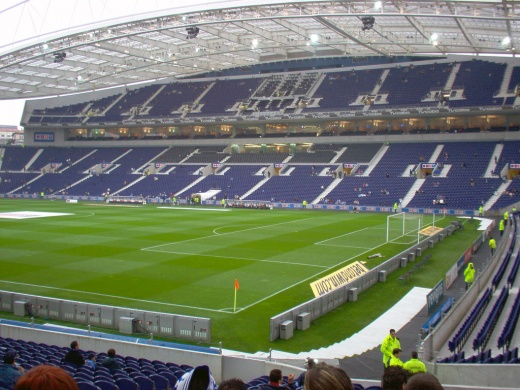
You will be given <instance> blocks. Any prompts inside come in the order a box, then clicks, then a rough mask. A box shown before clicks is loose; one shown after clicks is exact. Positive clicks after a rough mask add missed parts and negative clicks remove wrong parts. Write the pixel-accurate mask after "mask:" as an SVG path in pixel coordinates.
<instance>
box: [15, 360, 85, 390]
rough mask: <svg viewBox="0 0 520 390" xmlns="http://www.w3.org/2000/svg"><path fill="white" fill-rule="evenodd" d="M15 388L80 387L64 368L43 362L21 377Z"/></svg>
mask: <svg viewBox="0 0 520 390" xmlns="http://www.w3.org/2000/svg"><path fill="white" fill-rule="evenodd" d="M15 390H79V387H78V385H77V384H76V381H75V380H74V378H73V377H72V376H70V374H69V373H68V372H67V371H65V370H64V369H63V368H60V367H56V366H51V365H47V364H42V365H39V366H36V367H34V368H31V369H30V370H29V371H28V372H27V374H25V375H24V376H23V377H21V378H20V379H19V380H18V382H17V383H16V387H15Z"/></svg>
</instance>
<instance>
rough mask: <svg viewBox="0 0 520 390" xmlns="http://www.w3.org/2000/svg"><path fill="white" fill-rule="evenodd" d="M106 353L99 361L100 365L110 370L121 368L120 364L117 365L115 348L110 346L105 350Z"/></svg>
mask: <svg viewBox="0 0 520 390" xmlns="http://www.w3.org/2000/svg"><path fill="white" fill-rule="evenodd" d="M107 355H108V356H107V357H106V358H104V359H103V361H102V362H101V365H102V366H103V367H106V368H108V369H109V370H110V371H111V372H113V371H115V370H117V369H119V368H121V366H120V365H119V363H118V362H117V360H116V350H115V349H114V348H110V349H109V350H108V351H107Z"/></svg>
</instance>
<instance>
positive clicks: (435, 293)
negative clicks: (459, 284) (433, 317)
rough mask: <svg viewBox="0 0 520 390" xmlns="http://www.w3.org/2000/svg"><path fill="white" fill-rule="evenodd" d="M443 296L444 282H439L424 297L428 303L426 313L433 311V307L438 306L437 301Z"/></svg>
mask: <svg viewBox="0 0 520 390" xmlns="http://www.w3.org/2000/svg"><path fill="white" fill-rule="evenodd" d="M443 296H444V280H441V281H440V282H439V283H437V285H436V286H435V287H434V288H433V289H432V291H430V293H429V294H428V295H427V296H426V300H427V301H428V313H430V312H431V311H433V309H434V308H435V306H437V305H438V304H439V301H440V300H441V298H442V297H443Z"/></svg>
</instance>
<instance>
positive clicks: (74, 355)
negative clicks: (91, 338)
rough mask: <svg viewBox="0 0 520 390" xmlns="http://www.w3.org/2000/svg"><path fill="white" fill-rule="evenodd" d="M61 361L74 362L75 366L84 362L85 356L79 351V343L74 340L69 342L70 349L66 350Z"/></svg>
mask: <svg viewBox="0 0 520 390" xmlns="http://www.w3.org/2000/svg"><path fill="white" fill-rule="evenodd" d="M63 361H64V362H67V363H72V364H75V365H76V366H82V365H84V364H85V358H84V357H83V355H82V354H81V352H80V351H79V343H78V342H77V341H76V340H74V341H73V342H72V343H70V351H69V352H67V354H66V355H65V357H64V358H63Z"/></svg>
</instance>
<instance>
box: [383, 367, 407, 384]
mask: <svg viewBox="0 0 520 390" xmlns="http://www.w3.org/2000/svg"><path fill="white" fill-rule="evenodd" d="M408 376H409V374H408V371H406V370H405V369H404V368H403V367H399V366H393V367H388V368H387V369H386V370H385V373H384V374H383V378H382V379H381V388H382V389H383V390H403V389H405V388H406V387H405V386H406V382H407V381H408Z"/></svg>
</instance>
